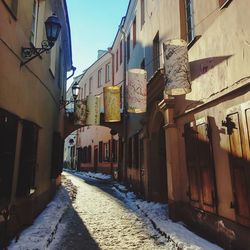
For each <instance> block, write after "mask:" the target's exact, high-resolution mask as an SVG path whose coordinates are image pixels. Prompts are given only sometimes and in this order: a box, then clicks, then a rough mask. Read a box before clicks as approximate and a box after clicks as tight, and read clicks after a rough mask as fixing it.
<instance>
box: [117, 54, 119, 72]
mask: <svg viewBox="0 0 250 250" xmlns="http://www.w3.org/2000/svg"><path fill="white" fill-rule="evenodd" d="M118 60H119V52H118V50H117V51H116V72H117V71H118Z"/></svg>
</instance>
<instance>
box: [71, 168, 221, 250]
mask: <svg viewBox="0 0 250 250" xmlns="http://www.w3.org/2000/svg"><path fill="white" fill-rule="evenodd" d="M75 175H77V176H79V177H84V178H98V179H103V180H111V179H112V177H111V176H110V175H104V174H98V173H91V172H76V173H75ZM113 189H114V190H115V191H116V192H117V193H119V195H121V196H122V197H123V199H124V201H125V203H126V204H127V205H129V207H131V208H132V209H133V210H134V211H135V212H137V213H138V212H139V213H140V214H141V216H143V217H144V220H145V221H146V222H147V223H148V224H150V223H151V224H153V227H154V229H153V230H155V229H156V230H158V232H159V233H160V234H163V237H165V238H168V239H169V240H170V241H172V242H173V243H175V245H176V246H177V247H179V248H180V249H208V250H213V249H214V250H215V249H222V248H220V247H218V246H217V245H215V244H212V243H210V242H209V241H207V240H205V239H203V238H201V237H199V236H198V235H196V234H194V233H193V232H191V231H189V230H188V229H187V228H186V227H185V226H184V225H182V223H181V222H180V223H174V222H172V221H171V220H170V219H169V218H168V206H167V204H162V203H155V202H147V201H143V200H140V199H137V198H136V196H135V194H134V193H133V192H127V191H128V190H127V188H126V187H125V186H123V185H121V184H118V183H114V187H113ZM150 234H151V235H154V234H155V231H152V232H150Z"/></svg>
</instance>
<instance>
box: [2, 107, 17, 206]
mask: <svg viewBox="0 0 250 250" xmlns="http://www.w3.org/2000/svg"><path fill="white" fill-rule="evenodd" d="M17 125H18V119H17V117H16V116H14V115H12V114H10V113H8V112H6V111H4V110H2V109H0V138H1V139H0V208H2V207H3V206H5V205H6V204H8V202H9V200H10V196H11V191H12V190H11V188H12V177H13V170H14V161H15V152H16V136H17Z"/></svg>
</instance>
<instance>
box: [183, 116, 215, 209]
mask: <svg viewBox="0 0 250 250" xmlns="http://www.w3.org/2000/svg"><path fill="white" fill-rule="evenodd" d="M185 144H186V161H187V168H188V176H189V197H190V202H191V204H192V205H193V206H195V207H198V208H201V209H203V210H205V211H208V212H216V204H215V196H216V189H215V178H214V162H213V151H212V144H211V140H210V131H209V125H208V122H207V120H206V119H200V120H198V121H195V122H191V123H188V124H186V125H185Z"/></svg>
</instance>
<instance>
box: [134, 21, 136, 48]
mask: <svg viewBox="0 0 250 250" xmlns="http://www.w3.org/2000/svg"><path fill="white" fill-rule="evenodd" d="M135 45H136V17H135V19H134V21H133V47H135Z"/></svg>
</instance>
